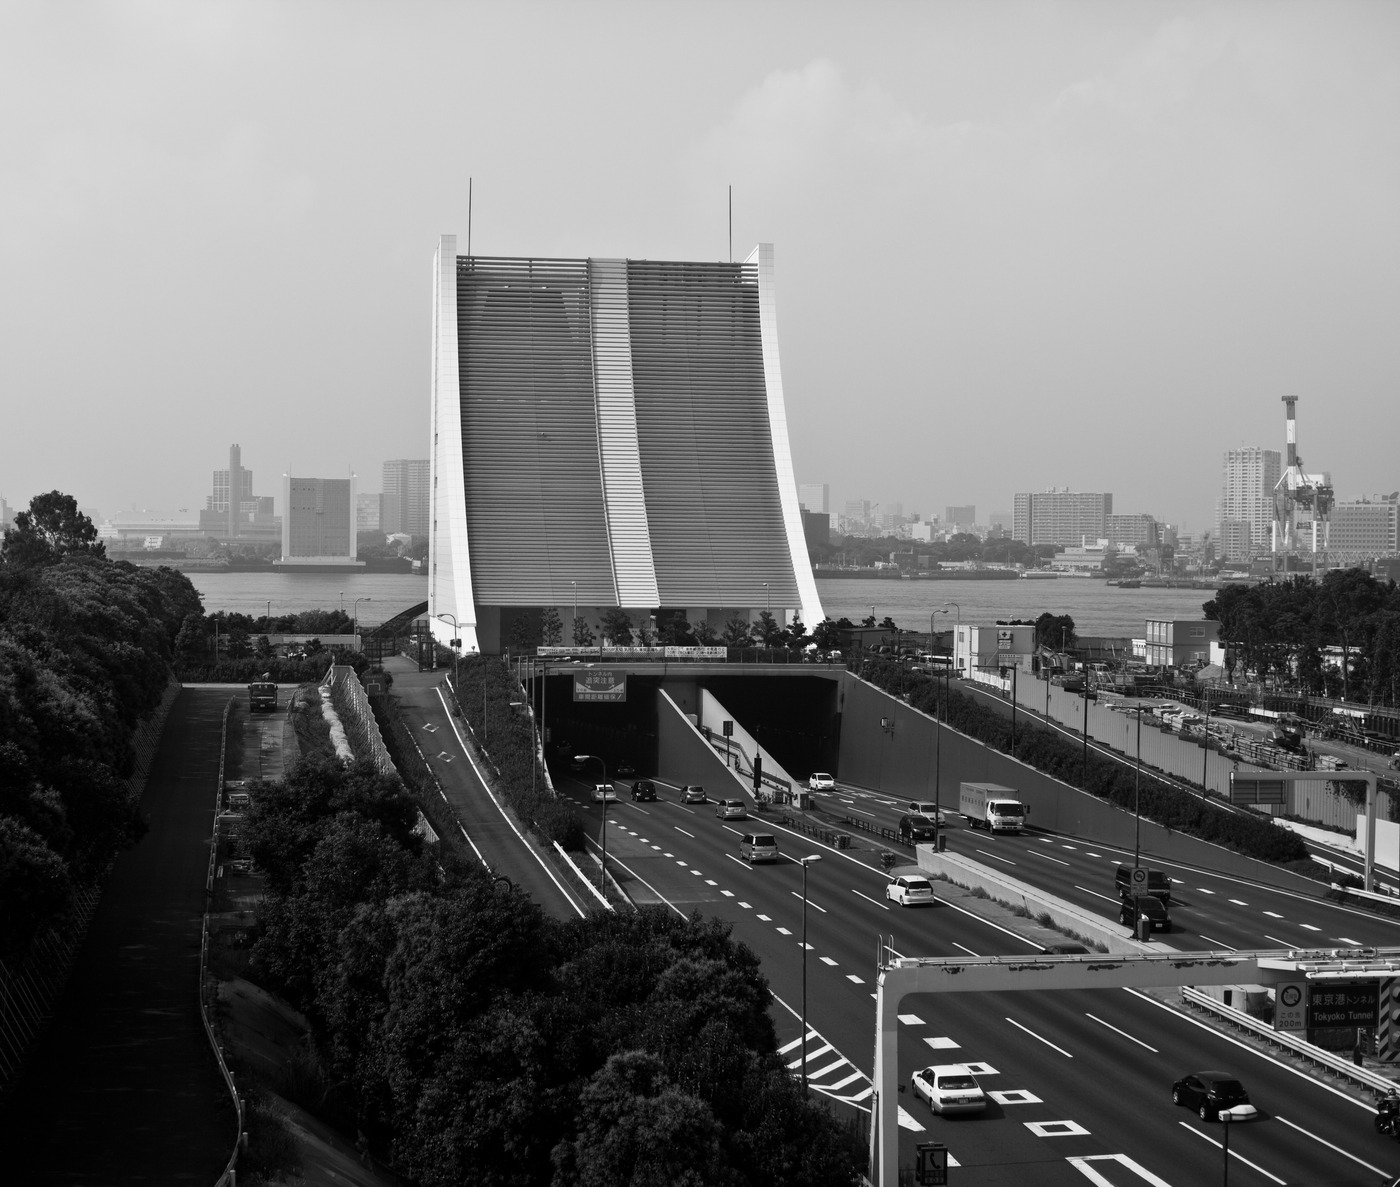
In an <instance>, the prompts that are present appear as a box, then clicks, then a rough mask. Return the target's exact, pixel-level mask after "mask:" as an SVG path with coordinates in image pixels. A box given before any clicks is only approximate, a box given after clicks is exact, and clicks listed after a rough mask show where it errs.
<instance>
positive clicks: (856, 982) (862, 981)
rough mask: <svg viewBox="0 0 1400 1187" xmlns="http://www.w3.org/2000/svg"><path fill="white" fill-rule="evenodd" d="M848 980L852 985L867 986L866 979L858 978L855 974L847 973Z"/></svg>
mask: <svg viewBox="0 0 1400 1187" xmlns="http://www.w3.org/2000/svg"><path fill="white" fill-rule="evenodd" d="M846 980H847V981H849V982H850V983H851V984H852V985H864V984H865V978H864V977H857V976H856V975H855V973H847V974H846Z"/></svg>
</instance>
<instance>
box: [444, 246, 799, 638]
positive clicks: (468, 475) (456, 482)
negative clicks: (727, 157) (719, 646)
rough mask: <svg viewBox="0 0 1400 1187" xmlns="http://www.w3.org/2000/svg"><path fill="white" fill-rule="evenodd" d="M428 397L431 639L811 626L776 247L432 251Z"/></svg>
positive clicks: (455, 247)
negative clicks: (723, 251) (494, 253)
mask: <svg viewBox="0 0 1400 1187" xmlns="http://www.w3.org/2000/svg"><path fill="white" fill-rule="evenodd" d="M431 400H432V406H431V421H432V423H431V436H430V442H431V449H432V452H431V472H432V478H431V487H430V490H431V513H430V517H429V587H428V600H429V614H430V616H431V618H432V623H433V626H432V629H433V631H434V632H435V634H437V635H438V636H439V637H440V638H443V639H447V638H460V639H462V641H463V648H464V650H467V651H470V650H471V649H473V648H477V649H479V650H481V651H483V652H496V651H499V650H500V649H501V647H502V645H503V642H504V641H505V640H506V639H508V638H509V637H510V635H511V633H513V632H514V629H515V627H516V625H518V624H519V623H521V622H522V621H523V622H524V623H525V624H526V625H527V626H528V625H529V624H531V623H534V624H540V623H542V622H543V621H545V620H546V619H547V618H548V617H549V616H550V613H551V612H552V613H553V614H557V616H558V618H559V619H560V620H562V622H563V623H564V624H566V625H565V638H564V642H565V643H568V642H571V641H572V640H573V639H575V638H582V637H586V636H587V635H589V634H592V635H594V636H596V635H597V634H598V633H600V628H601V625H602V617H603V615H604V614H606V613H607V611H609V610H622V611H624V612H625V613H626V614H627V615H628V617H629V618H631V619H632V621H633V623H634V625H635V626H637V627H639V628H640V627H648V626H650V625H651V624H652V623H653V622H655V621H657V620H659V619H660V618H661V617H662V616H663V615H665V616H667V617H669V616H670V615H672V614H675V613H681V614H684V615H685V617H686V619H687V620H688V621H689V622H690V623H692V624H701V623H703V624H705V626H707V627H708V628H709V629H711V630H716V631H719V630H722V629H723V627H724V625H725V623H726V622H727V621H728V620H729V619H730V618H732V617H734V616H740V617H743V618H745V619H746V620H752V619H754V618H756V617H757V616H758V615H759V614H760V613H763V612H765V611H768V612H771V613H772V615H773V617H774V618H780V619H783V620H784V621H786V620H787V619H789V618H790V617H791V616H792V614H793V613H794V612H796V613H797V614H799V615H800V616H801V618H802V620H803V621H804V622H806V623H809V624H815V623H817V622H819V621H821V618H822V610H821V603H820V601H819V599H818V596H817V589H816V581H815V579H814V578H813V576H812V570H811V565H810V562H809V560H808V553H807V547H806V544H805V542H804V539H803V530H802V519H801V514H800V509H799V504H798V495H797V484H796V481H795V478H794V475H793V468H792V454H791V450H790V448H789V445H788V433H787V413H786V410H785V405H784V394H783V384H782V371H781V366H780V363H779V355H778V341H777V313H776V304H775V289H774V270H773V251H772V247H771V246H770V245H767V244H760V245H759V247H758V248H756V249H755V250H754V252H753V253H752V254H751V255H750V256H749V257H748V258H747V259H746V260H745V261H743V262H742V263H715V262H674V261H655V260H630V259H535V258H487V257H478V256H459V255H458V254H457V241H456V237H455V236H451V235H446V236H443V237H442V239H441V240H440V242H439V246H438V252H437V256H436V259H435V265H434V300H433V372H432V395H431ZM440 616H446V617H440ZM571 622H572V624H573V628H574V629H573V630H570V629H569V625H568V624H570V623H571ZM454 624H455V625H454Z"/></svg>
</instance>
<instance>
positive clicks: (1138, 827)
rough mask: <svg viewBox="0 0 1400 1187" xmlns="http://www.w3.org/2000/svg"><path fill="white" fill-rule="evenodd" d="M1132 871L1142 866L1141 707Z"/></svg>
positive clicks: (1140, 714)
mask: <svg viewBox="0 0 1400 1187" xmlns="http://www.w3.org/2000/svg"><path fill="white" fill-rule="evenodd" d="M1133 818H1134V819H1133V869H1137V868H1138V866H1139V865H1141V864H1142V705H1141V704H1140V703H1139V705H1138V706H1137V767H1136V769H1135V770H1134V772H1133Z"/></svg>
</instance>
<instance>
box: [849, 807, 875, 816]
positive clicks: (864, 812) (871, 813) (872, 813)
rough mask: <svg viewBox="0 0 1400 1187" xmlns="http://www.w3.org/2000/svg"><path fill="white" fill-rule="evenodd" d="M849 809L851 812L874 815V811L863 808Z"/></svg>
mask: <svg viewBox="0 0 1400 1187" xmlns="http://www.w3.org/2000/svg"><path fill="white" fill-rule="evenodd" d="M851 811H852V812H859V813H860V814H861V815H862V816H874V815H875V813H874V812H867V811H866V810H865V809H864V808H856V807H852V808H851Z"/></svg>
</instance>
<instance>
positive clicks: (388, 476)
mask: <svg viewBox="0 0 1400 1187" xmlns="http://www.w3.org/2000/svg"><path fill="white" fill-rule="evenodd" d="M431 482H432V463H431V462H430V461H429V460H428V459H427V458H423V459H422V460H421V461H418V460H409V459H406V458H400V459H397V460H395V461H389V462H385V463H384V486H383V491H384V493H383V496H382V499H383V502H382V504H381V507H380V521H379V527H380V530H381V531H383V532H384V533H385V534H386V535H391V534H393V533H395V532H403V533H404V534H406V535H409V536H426V535H427V534H428V515H429V502H430V499H429V493H430V484H431Z"/></svg>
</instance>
